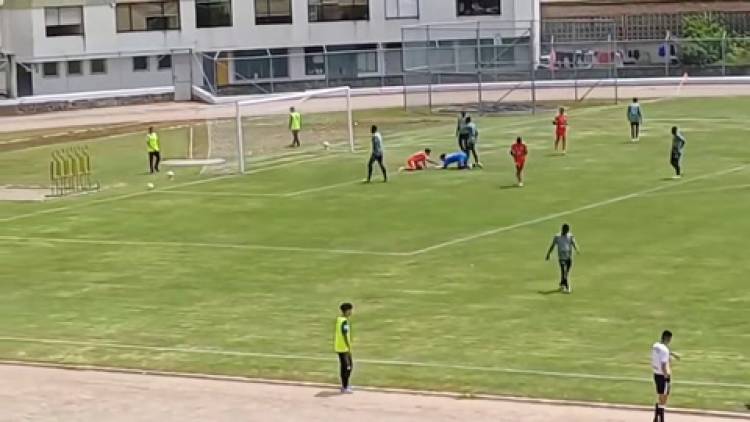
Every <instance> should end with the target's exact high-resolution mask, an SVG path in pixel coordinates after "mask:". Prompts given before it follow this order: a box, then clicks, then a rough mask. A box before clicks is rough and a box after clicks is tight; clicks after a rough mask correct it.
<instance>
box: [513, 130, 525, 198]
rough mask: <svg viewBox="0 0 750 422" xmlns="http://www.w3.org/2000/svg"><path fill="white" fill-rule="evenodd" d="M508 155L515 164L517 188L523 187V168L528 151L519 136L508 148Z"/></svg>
mask: <svg viewBox="0 0 750 422" xmlns="http://www.w3.org/2000/svg"><path fill="white" fill-rule="evenodd" d="M510 155H511V157H513V161H514V162H515V163H516V179H518V187H523V166H524V165H525V164H526V156H527V155H529V149H528V148H526V144H524V143H523V139H521V137H520V136H519V137H518V138H516V143H515V144H513V145H512V146H511V147H510Z"/></svg>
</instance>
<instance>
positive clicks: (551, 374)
mask: <svg viewBox="0 0 750 422" xmlns="http://www.w3.org/2000/svg"><path fill="white" fill-rule="evenodd" d="M0 342H7V343H28V344H43V345H52V346H72V347H89V348H97V349H120V350H136V351H142V352H157V353H182V354H197V355H216V356H231V357H240V358H261V359H277V360H298V361H315V362H330V361H331V358H330V357H327V356H322V355H302V354H286V353H263V352H246V351H239V350H226V349H217V348H200V347H169V346H149V345H139V344H124V343H115V342H108V341H101V342H99V341H81V340H61V339H46V338H29V337H10V336H0ZM357 362H359V363H361V364H368V365H379V366H396V367H414V368H429V369H449V370H457V371H471V372H484V373H504V374H514V375H525V376H538V377H548V378H564V379H588V380H598V381H616V382H638V383H651V382H653V380H652V379H650V378H640V377H628V376H619V375H603V374H589V373H580V372H561V371H546V370H539V369H520V368H503V367H496V366H479V365H457V364H448V363H438V362H419V361H404V360H386V359H368V358H360V359H357ZM676 384H678V385H686V386H692V387H719V388H728V389H750V384H742V383H733V382H717V381H694V380H679V381H678V382H677V383H676Z"/></svg>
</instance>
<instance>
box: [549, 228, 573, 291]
mask: <svg viewBox="0 0 750 422" xmlns="http://www.w3.org/2000/svg"><path fill="white" fill-rule="evenodd" d="M555 247H557V258H558V260H559V262H560V291H561V292H563V293H571V292H572V291H573V288H572V287H570V282H569V280H568V276H569V275H570V268H571V267H572V266H573V249H575V251H576V253H580V251H579V250H578V245H577V244H576V240H575V238H574V237H573V233H571V232H570V226H569V225H568V224H563V225H562V229H561V230H560V234H557V235H555V237H553V238H552V244H551V245H550V246H549V250H548V251H547V257H546V258H545V259H546V260H547V261H549V256H550V254H551V253H552V250H553V249H555Z"/></svg>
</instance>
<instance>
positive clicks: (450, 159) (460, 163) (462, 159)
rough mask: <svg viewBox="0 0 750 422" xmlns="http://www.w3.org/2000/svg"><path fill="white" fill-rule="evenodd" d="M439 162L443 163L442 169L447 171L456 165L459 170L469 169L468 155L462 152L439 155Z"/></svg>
mask: <svg viewBox="0 0 750 422" xmlns="http://www.w3.org/2000/svg"><path fill="white" fill-rule="evenodd" d="M440 161H442V163H443V169H447V168H448V167H450V165H451V164H456V166H457V168H458V169H459V170H466V169H468V168H469V154H467V153H465V152H463V151H457V152H453V153H450V154H440Z"/></svg>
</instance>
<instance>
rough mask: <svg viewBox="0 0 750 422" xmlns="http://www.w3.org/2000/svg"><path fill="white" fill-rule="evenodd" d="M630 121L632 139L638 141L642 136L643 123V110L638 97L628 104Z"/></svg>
mask: <svg viewBox="0 0 750 422" xmlns="http://www.w3.org/2000/svg"><path fill="white" fill-rule="evenodd" d="M627 114H628V122H630V141H631V142H636V141H638V140H639V139H640V137H641V125H642V124H643V112H642V111H641V105H640V104H639V103H638V98H633V102H632V103H630V104H629V105H628V113H627Z"/></svg>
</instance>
